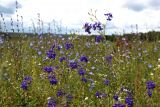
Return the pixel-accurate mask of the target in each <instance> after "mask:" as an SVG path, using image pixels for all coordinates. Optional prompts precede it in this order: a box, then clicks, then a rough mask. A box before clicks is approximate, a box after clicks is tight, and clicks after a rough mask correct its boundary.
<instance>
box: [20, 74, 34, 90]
mask: <svg viewBox="0 0 160 107" xmlns="http://www.w3.org/2000/svg"><path fill="white" fill-rule="evenodd" d="M31 82H32V77H30V76H26V77H24V79H23V81H22V83H21V88H22V89H23V90H27V89H28V86H29V84H31Z"/></svg>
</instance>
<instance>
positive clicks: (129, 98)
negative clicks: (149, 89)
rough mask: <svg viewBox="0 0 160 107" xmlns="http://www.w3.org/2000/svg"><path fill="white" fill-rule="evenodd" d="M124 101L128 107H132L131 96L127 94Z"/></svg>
mask: <svg viewBox="0 0 160 107" xmlns="http://www.w3.org/2000/svg"><path fill="white" fill-rule="evenodd" d="M125 103H126V104H127V105H128V107H133V98H132V97H131V96H127V97H126V98H125Z"/></svg>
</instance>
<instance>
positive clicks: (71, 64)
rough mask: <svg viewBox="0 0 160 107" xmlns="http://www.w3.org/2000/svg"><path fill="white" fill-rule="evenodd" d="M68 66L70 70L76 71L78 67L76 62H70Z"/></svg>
mask: <svg viewBox="0 0 160 107" xmlns="http://www.w3.org/2000/svg"><path fill="white" fill-rule="evenodd" d="M69 66H70V67H71V68H72V69H76V68H77V67H78V64H77V62H70V63H69Z"/></svg>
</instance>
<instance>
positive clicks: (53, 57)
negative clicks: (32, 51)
mask: <svg viewBox="0 0 160 107" xmlns="http://www.w3.org/2000/svg"><path fill="white" fill-rule="evenodd" d="M46 54H47V57H48V58H50V59H55V58H56V53H55V52H53V50H49V51H48V52H47V53H46Z"/></svg>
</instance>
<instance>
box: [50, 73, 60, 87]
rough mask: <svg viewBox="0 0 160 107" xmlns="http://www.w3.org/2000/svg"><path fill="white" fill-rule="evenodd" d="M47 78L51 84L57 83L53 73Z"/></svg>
mask: <svg viewBox="0 0 160 107" xmlns="http://www.w3.org/2000/svg"><path fill="white" fill-rule="evenodd" d="M48 79H49V81H50V84H51V85H56V84H57V83H58V80H57V79H56V77H55V75H49V76H48Z"/></svg>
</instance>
